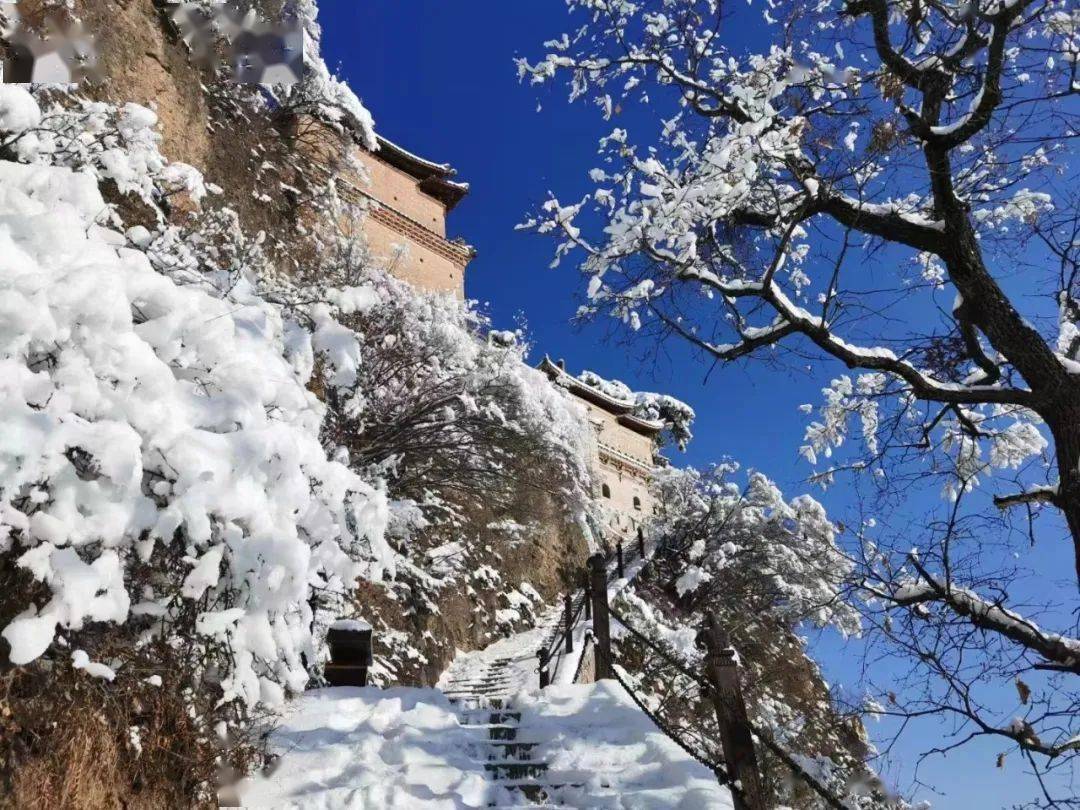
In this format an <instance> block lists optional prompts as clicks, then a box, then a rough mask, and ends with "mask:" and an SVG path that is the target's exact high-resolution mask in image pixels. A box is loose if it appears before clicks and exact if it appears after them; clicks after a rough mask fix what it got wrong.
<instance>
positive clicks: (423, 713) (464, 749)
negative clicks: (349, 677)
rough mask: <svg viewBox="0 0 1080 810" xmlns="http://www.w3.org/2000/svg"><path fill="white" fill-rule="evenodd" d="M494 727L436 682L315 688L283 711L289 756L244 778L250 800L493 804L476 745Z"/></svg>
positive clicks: (327, 808)
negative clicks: (474, 721)
mask: <svg viewBox="0 0 1080 810" xmlns="http://www.w3.org/2000/svg"><path fill="white" fill-rule="evenodd" d="M485 737H486V732H485V731H483V730H480V729H470V728H462V727H461V725H460V723H459V720H458V717H457V714H456V712H455V708H454V706H453V705H451V703H450V701H449V700H448V699H447V698H446V696H445V695H443V694H442V693H441V692H438V691H437V690H434V689H387V690H380V689H376V688H372V687H369V688H365V689H360V688H356V687H338V688H334V689H319V690H314V691H311V692H308V693H307V694H305V695H304V696H303V697H301V698H299V699H298V700H296V701H295V702H294V703H292V704H291V705H290V706H289V708H288V710H287V711H286V712H285V713H284V715H283V717H282V718H281V724H280V725H279V726H278V728H277V729H275V731H274V732H273V735H272V736H271V738H270V744H271V748H272V749H273V750H274V751H275V752H276V753H279V754H280V755H281V760H280V761H279V762H278V763H276V764H275V766H274V767H273V768H272V770H271V772H270V773H269V774H267V775H259V776H255V777H253V778H251V779H248V780H245V782H244V783H242V784H241V786H240V795H241V798H242V806H244V807H253V808H255V807H257V808H282V807H296V808H305V810H339V808H340V810H345V808H372V809H373V810H374V808H386V809H387V810H393V809H395V808H400V810H415V808H420V807H424V808H432V810H439V808H459V807H484V806H486V805H487V800H488V799H487V797H488V795H489V794H490V793H491V792H492V791H491V785H490V783H489V781H488V779H487V775H486V774H485V772H484V765H483V762H482V761H480V760H479V758H478V757H477V756H476V755H475V751H476V750H477V749H478V748H480V746H481V745H482V744H483V740H484V739H485Z"/></svg>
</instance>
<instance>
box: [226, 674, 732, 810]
mask: <svg viewBox="0 0 1080 810" xmlns="http://www.w3.org/2000/svg"><path fill="white" fill-rule="evenodd" d="M511 708H512V709H514V710H520V711H521V712H522V717H521V724H520V730H519V737H518V739H520V740H523V741H530V742H538V743H540V745H539V746H538V747H537V749H536V751H537V752H538V754H539V756H534V759H538V760H539V761H546V762H547V764H548V765H549V766H550V768H551V770H550V771H549V773H548V774H547V775H545V776H542V777H539V778H538V779H537V781H541V782H545V783H549V784H563V783H567V782H572V783H573V784H575V785H578V786H576V787H571V786H563V787H553V788H551V790H552V799H553V800H554V801H556V802H561V803H564V804H566V805H567V806H571V807H588V808H636V809H638V810H641V809H644V808H649V809H650V810H661V809H662V808H671V810H675V808H678V809H679V810H728V809H729V808H731V807H732V804H731V797H730V794H729V793H728V791H727V790H726V789H724V788H722V787H721V786H720V785H719V784H718V783H717V781H716V779H715V777H714V776H713V774H712V772H711V771H709V769H707V768H706V767H705V766H703V765H701V764H699V763H698V762H696V761H694V760H692V759H690V758H689V757H688V756H687V755H686V754H685V753H684V752H683V751H682V750H681V749H680V748H679V747H678V746H676V745H675V743H674V742H672V741H671V740H670V739H668V738H667V737H666V736H665V735H664V734H663V733H662V732H661V731H660V730H659V729H658V728H656V726H654V725H653V724H652V722H651V721H650V720H649V719H648V718H647V717H646V716H645V715H644V714H642V713H641V712H640V711H639V710H638V709H637V707H636V706H635V705H634V704H633V702H632V701H631V700H630V698H629V697H628V696H627V695H626V694H625V693H624V692H623V691H622V688H621V687H620V686H618V685H617V684H616V683H615V682H613V681H607V682H602V683H599V684H590V685H583V686H557V687H554V686H553V687H549V688H548V689H547V690H546V691H545V692H543V693H542V694H536V693H533V694H521V695H518V696H517V698H515V701H514V703H513V705H512V707H511ZM469 715H472V712H469V713H468V714H466V712H465V711H463V709H462V708H461V707H460V706H456V705H454V704H452V703H451V702H450V701H449V700H448V699H447V697H446V696H445V695H444V694H442V693H441V692H439V691H438V690H434V689H387V690H380V689H375V688H365V689H360V688H354V687H339V688H334V689H320V690H315V691H312V692H308V693H307V694H305V695H304V696H303V697H301V698H299V699H298V700H297V701H295V702H294V703H293V704H291V705H290V706H289V707H288V709H287V710H286V711H285V712H284V713H283V714H282V716H281V718H280V725H278V727H277V728H276V729H275V730H274V732H273V733H272V734H271V737H270V746H271V749H272V750H273V751H274V752H275V753H277V754H278V755H280V759H279V760H278V761H277V762H275V763H274V764H273V765H272V766H271V768H270V769H269V771H268V772H267V773H264V774H260V775H256V776H254V777H250V778H248V779H245V780H244V781H243V782H242V783H241V784H240V785H239V786H238V792H239V795H240V799H241V804H242V806H243V807H253V808H254V807H257V808H285V807H290V808H304V810H345V808H372V809H373V810H374V808H380V810H382V808H386V810H395V809H400V810H415V809H416V808H421V807H423V808H425V810H427V808H432V809H433V810H439V809H440V808H447V809H449V808H472V807H488V806H491V805H493V804H494V805H502V806H507V805H514V804H517V805H520V806H524V804H525V803H524V802H523V801H522V797H521V796H520V795H515V794H512V793H510V792H509V791H508V790H507V789H506V787H505V786H503V785H501V784H500V783H499V781H497V780H496V779H493V778H492V776H491V775H490V774H489V773H488V772H487V771H486V770H485V768H484V764H485V762H487V757H488V756H489V755H490V748H489V746H488V745H487V739H488V738H487V729H486V728H483V727H482V726H480V725H474V724H475V723H476V722H477V721H476V719H475V716H473V717H470V716H469ZM465 719H468V720H469V723H468V724H466V723H464V722H463V720H465Z"/></svg>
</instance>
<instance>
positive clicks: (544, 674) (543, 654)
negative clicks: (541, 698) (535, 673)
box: [536, 650, 551, 689]
mask: <svg viewBox="0 0 1080 810" xmlns="http://www.w3.org/2000/svg"><path fill="white" fill-rule="evenodd" d="M536 657H537V658H539V659H540V688H541V689H543V688H544V687H545V686H548V685H550V684H551V673H549V672H548V654H547V650H540V652H538V653H537V654H536Z"/></svg>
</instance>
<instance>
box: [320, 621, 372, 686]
mask: <svg viewBox="0 0 1080 810" xmlns="http://www.w3.org/2000/svg"><path fill="white" fill-rule="evenodd" d="M326 642H327V644H328V645H329V647H330V660H329V661H328V662H327V664H326V669H325V673H324V674H325V676H326V681H327V683H329V684H330V685H331V686H367V679H368V669H369V668H370V667H371V664H372V662H373V661H374V656H373V655H372V651H371V625H369V624H367V623H366V622H360V621H355V620H344V621H338V622H334V624H333V625H332V626H331V627H330V630H329V632H328V633H327V635H326Z"/></svg>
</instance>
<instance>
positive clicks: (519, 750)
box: [486, 740, 540, 759]
mask: <svg viewBox="0 0 1080 810" xmlns="http://www.w3.org/2000/svg"><path fill="white" fill-rule="evenodd" d="M486 742H487V744H488V745H490V746H492V747H499V748H502V754H503V755H504V756H505V757H507V758H508V759H510V758H512V757H513V756H515V755H517V754H529V753H531V752H532V750H534V748H536V747H537V746H538V745H539V744H540V743H538V742H524V741H522V740H487V741H486Z"/></svg>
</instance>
